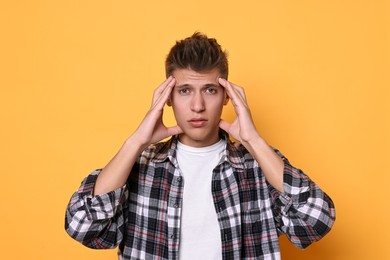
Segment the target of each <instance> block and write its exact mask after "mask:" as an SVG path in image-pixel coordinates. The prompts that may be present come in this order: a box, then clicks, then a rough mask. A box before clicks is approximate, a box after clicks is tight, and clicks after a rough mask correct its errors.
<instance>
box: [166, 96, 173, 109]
mask: <svg viewBox="0 0 390 260" xmlns="http://www.w3.org/2000/svg"><path fill="white" fill-rule="evenodd" d="M167 105H168V106H169V107H171V106H172V101H171V97H169V98H168V99H167Z"/></svg>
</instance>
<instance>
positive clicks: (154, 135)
mask: <svg viewBox="0 0 390 260" xmlns="http://www.w3.org/2000/svg"><path fill="white" fill-rule="evenodd" d="M175 83H176V79H175V78H174V77H172V76H170V77H169V78H167V79H166V80H165V81H164V82H163V83H162V84H161V85H160V86H159V87H158V88H157V89H156V90H155V91H154V93H153V100H152V106H151V108H150V110H149V111H148V113H147V114H146V116H145V118H144V119H143V120H142V122H141V124H140V125H139V126H138V128H137V130H136V131H135V132H134V134H133V135H132V137H135V138H134V140H137V142H139V144H140V145H141V147H144V148H146V147H147V146H148V145H150V144H152V143H156V142H159V141H161V140H162V139H164V138H167V137H169V136H172V135H176V134H180V133H182V132H183V131H182V130H181V128H180V127H179V126H177V125H176V126H173V127H166V126H165V125H164V123H163V121H162V116H163V109H164V105H165V103H166V102H167V100H168V98H169V95H170V94H171V92H172V89H173V87H174V86H175Z"/></svg>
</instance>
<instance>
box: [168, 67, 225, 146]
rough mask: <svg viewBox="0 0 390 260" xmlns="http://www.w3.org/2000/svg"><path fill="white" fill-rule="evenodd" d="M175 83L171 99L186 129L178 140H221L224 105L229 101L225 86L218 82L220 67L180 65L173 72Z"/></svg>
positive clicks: (191, 142) (199, 143)
mask: <svg viewBox="0 0 390 260" xmlns="http://www.w3.org/2000/svg"><path fill="white" fill-rule="evenodd" d="M172 75H173V77H175V79H176V85H175V87H174V88H173V90H172V94H171V98H170V101H169V102H168V103H170V104H171V105H172V107H173V112H174V114H175V118H176V122H177V124H178V125H179V126H180V128H181V129H182V130H183V132H184V133H182V134H180V135H179V140H180V142H182V143H183V144H185V145H189V146H193V147H204V146H208V145H212V144H214V143H216V142H218V140H219V136H218V131H219V126H218V124H219V121H220V119H221V113H222V107H223V105H225V104H227V102H228V98H227V97H226V95H225V90H224V88H223V87H221V86H220V85H219V83H218V78H219V77H220V73H219V70H218V69H214V70H211V71H209V72H204V73H203V72H202V73H199V72H196V71H193V70H190V69H178V70H175V71H174V72H173V74H172Z"/></svg>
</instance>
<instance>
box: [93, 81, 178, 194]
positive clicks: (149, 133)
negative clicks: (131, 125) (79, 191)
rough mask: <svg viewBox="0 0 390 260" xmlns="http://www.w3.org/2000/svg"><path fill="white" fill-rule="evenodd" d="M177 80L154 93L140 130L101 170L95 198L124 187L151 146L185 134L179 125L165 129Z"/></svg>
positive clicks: (167, 82) (164, 84)
mask: <svg viewBox="0 0 390 260" xmlns="http://www.w3.org/2000/svg"><path fill="white" fill-rule="evenodd" d="M175 83H176V80H175V78H173V77H172V76H170V77H169V78H167V79H166V80H165V81H164V82H163V83H162V84H161V85H160V86H159V87H158V88H157V89H156V90H155V91H154V94H153V101H152V106H151V108H150V110H149V111H148V113H147V114H146V116H145V117H144V119H143V120H142V122H141V124H140V125H139V126H138V128H137V130H135V132H134V133H133V134H132V135H131V136H130V137H129V138H128V139H127V140H126V142H125V143H124V144H123V146H122V147H121V149H120V150H119V151H118V153H117V154H116V155H115V156H114V158H112V159H111V161H110V162H109V163H108V164H107V165H106V167H104V168H103V169H102V171H101V172H100V173H99V176H98V178H97V180H96V183H95V188H94V195H99V194H103V193H107V192H110V191H113V190H115V189H118V188H120V187H122V186H123V185H124V184H125V183H126V181H127V178H128V177H129V174H130V172H131V169H132V168H133V166H134V163H135V162H136V160H137V159H138V156H139V155H140V153H141V152H142V151H143V150H145V149H146V148H147V147H148V146H149V145H150V144H152V143H156V142H159V141H161V140H162V139H164V138H167V137H169V136H172V135H176V134H180V133H182V132H183V131H182V130H181V128H180V127H179V126H173V127H166V126H165V125H164V123H163V120H162V118H163V111H164V106H165V103H166V102H167V100H168V98H169V96H170V94H171V92H172V89H173V87H174V86H175Z"/></svg>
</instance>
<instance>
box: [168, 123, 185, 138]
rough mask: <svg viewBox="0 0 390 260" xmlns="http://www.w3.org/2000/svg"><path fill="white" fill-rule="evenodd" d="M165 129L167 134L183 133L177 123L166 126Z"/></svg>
mask: <svg viewBox="0 0 390 260" xmlns="http://www.w3.org/2000/svg"><path fill="white" fill-rule="evenodd" d="M167 131H168V135H169V136H172V135H178V134H181V133H183V130H182V129H181V128H180V126H178V125H177V126H172V127H168V128H167Z"/></svg>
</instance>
